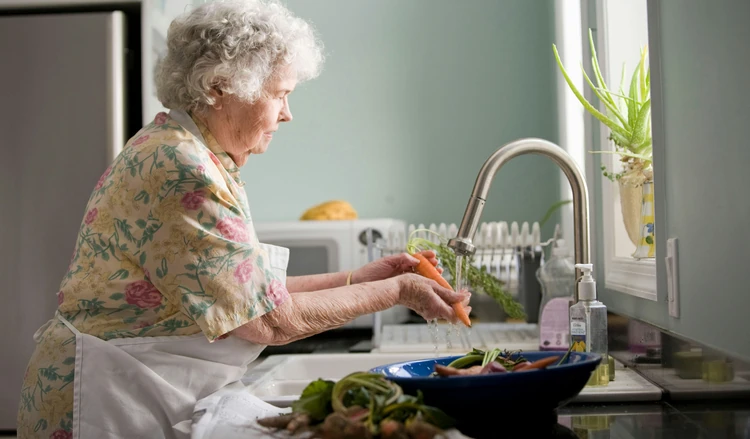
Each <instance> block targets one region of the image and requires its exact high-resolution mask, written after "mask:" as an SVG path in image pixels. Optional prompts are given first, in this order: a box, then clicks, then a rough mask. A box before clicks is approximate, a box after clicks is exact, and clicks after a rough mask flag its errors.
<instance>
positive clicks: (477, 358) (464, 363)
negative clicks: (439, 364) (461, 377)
mask: <svg viewBox="0 0 750 439" xmlns="http://www.w3.org/2000/svg"><path fill="white" fill-rule="evenodd" d="M483 360H484V354H481V355H479V354H476V355H472V354H471V353H469V354H467V355H464V356H463V357H461V358H456V359H455V360H453V361H452V362H451V363H450V364H449V365H448V367H455V368H456V369H465V368H467V367H471V366H476V365H477V364H481V363H482V361H483Z"/></svg>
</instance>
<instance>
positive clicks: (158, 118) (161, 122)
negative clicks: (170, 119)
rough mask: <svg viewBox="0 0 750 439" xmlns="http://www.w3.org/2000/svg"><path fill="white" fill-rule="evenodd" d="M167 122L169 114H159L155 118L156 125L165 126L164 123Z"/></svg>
mask: <svg viewBox="0 0 750 439" xmlns="http://www.w3.org/2000/svg"><path fill="white" fill-rule="evenodd" d="M166 121H167V113H165V112H163V111H161V112H159V114H157V115H156V117H155V118H154V123H155V124H156V125H164V122H166Z"/></svg>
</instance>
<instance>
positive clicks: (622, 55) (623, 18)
mask: <svg viewBox="0 0 750 439" xmlns="http://www.w3.org/2000/svg"><path fill="white" fill-rule="evenodd" d="M602 5H603V6H604V7H603V8H602V12H603V13H602V15H601V17H602V19H603V22H602V23H599V28H600V32H603V38H602V40H600V41H602V42H603V43H604V44H603V47H601V48H600V49H599V51H600V52H602V53H603V54H604V55H605V56H604V58H605V60H606V61H605V64H604V66H603V67H604V68H605V69H606V73H605V75H606V82H607V84H608V85H609V86H610V88H616V87H618V85H619V84H620V80H621V76H622V71H623V64H624V65H625V89H626V91H627V87H628V84H629V83H630V75H631V74H632V72H633V70H634V69H635V67H636V66H637V65H638V62H639V60H640V55H641V49H642V48H643V47H645V46H647V44H648V20H647V18H648V17H647V12H646V0H604V1H602ZM600 44H601V43H600ZM603 131H605V132H604V133H603V135H602V141H601V144H602V148H603V149H608V150H612V149H613V148H612V145H611V142H609V141H608V140H607V139H606V136H608V135H609V130H603ZM619 158H620V156H618V155H613V154H605V155H603V156H602V162H603V164H604V165H606V166H607V169H609V170H612V171H614V172H621V171H622V166H621V165H620V160H619ZM602 185H603V189H604V190H603V192H604V200H606V201H605V204H604V206H603V208H604V209H606V210H607V212H606V213H605V218H607V217H608V218H610V219H611V220H610V221H605V224H607V226H605V227H608V228H611V230H608V231H605V233H609V234H610V238H611V241H610V242H612V244H613V247H614V249H613V250H614V255H613V256H614V257H615V258H630V257H631V255H632V254H633V252H634V251H635V250H636V245H635V244H634V242H633V241H634V240H635V241H637V240H638V238H639V233H638V232H639V230H638V223H637V222H636V224H635V225H634V226H631V227H630V234H629V233H628V230H627V229H626V227H625V222H626V221H625V220H624V218H623V211H625V212H628V211H632V210H633V209H635V210H636V211H637V212H638V215H640V200H637V205H636V206H631V207H629V208H627V207H626V208H623V206H622V205H621V201H622V200H621V193H620V187H619V185H618V184H616V183H613V182H611V181H610V180H609V179H607V178H605V177H602ZM607 195H609V196H607ZM628 199H629V198H628V197H627V196H626V197H625V200H628ZM626 204H627V201H626ZM636 221H637V220H636ZM631 223H632V220H631Z"/></svg>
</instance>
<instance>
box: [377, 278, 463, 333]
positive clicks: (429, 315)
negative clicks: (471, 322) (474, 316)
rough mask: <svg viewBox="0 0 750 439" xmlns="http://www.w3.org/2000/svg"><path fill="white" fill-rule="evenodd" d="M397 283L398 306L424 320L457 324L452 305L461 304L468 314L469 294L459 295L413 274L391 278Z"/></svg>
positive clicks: (461, 293)
mask: <svg viewBox="0 0 750 439" xmlns="http://www.w3.org/2000/svg"><path fill="white" fill-rule="evenodd" d="M392 279H393V280H395V281H396V282H397V283H398V292H399V297H398V304H399V305H404V306H406V307H407V308H410V309H412V310H414V312H416V313H417V314H419V315H420V316H422V317H423V318H424V319H425V320H427V321H430V320H432V319H444V320H448V321H450V322H453V323H458V322H459V320H458V317H456V313H455V311H453V308H452V305H453V304H454V303H456V302H461V303H462V304H463V306H464V308H465V309H466V313H467V314H468V313H469V312H470V311H471V307H470V306H468V304H469V299H470V298H471V293H469V292H468V291H466V290H464V291H461V292H460V293H457V292H454V291H452V290H450V289H448V288H444V287H441V286H440V285H439V284H438V283H437V282H435V281H434V280H431V279H427V278H426V277H424V276H420V275H418V274H415V273H406V274H402V275H400V276H396V277H394V278H392Z"/></svg>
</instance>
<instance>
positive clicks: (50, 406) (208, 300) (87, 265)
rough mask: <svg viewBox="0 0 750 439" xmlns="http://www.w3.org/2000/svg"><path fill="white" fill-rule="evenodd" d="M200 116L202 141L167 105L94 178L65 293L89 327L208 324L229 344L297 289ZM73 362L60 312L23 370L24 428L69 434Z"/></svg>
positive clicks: (120, 330) (172, 330)
mask: <svg viewBox="0 0 750 439" xmlns="http://www.w3.org/2000/svg"><path fill="white" fill-rule="evenodd" d="M195 122H196V125H197V126H198V129H199V130H200V134H201V135H202V137H203V141H201V140H200V139H199V137H197V136H196V135H194V134H192V133H191V132H190V131H189V130H188V129H186V128H185V127H182V126H181V125H180V124H179V123H177V122H176V121H175V120H174V119H173V118H171V117H170V116H169V115H167V114H166V113H159V114H158V115H157V116H156V118H155V119H154V121H153V122H152V123H150V124H148V125H147V126H145V127H144V128H143V129H141V130H140V131H139V132H138V133H137V134H136V135H135V136H133V138H131V139H130V140H129V141H128V143H127V144H126V145H125V147H124V148H123V151H122V152H121V153H120V154H119V155H118V157H117V158H116V159H115V160H114V161H113V163H112V165H111V166H110V167H109V168H107V169H106V170H105V171H104V173H103V174H102V176H101V178H100V179H99V181H98V182H97V183H96V185H95V186H94V190H93V192H92V194H91V197H90V199H89V202H88V205H87V206H86V211H85V213H84V215H83V221H82V223H81V227H80V230H79V233H78V237H77V241H76V246H75V251H74V253H73V256H72V258H71V261H70V266H69V269H68V272H67V273H66V274H65V276H64V278H63V281H62V283H61V287H60V291H59V292H58V293H57V303H58V311H59V312H60V314H61V315H62V316H63V317H64V318H66V319H67V320H68V321H70V322H71V323H72V324H73V326H75V327H76V328H77V329H78V330H79V331H80V332H82V333H87V334H91V335H94V336H96V337H99V338H102V339H104V340H109V339H113V338H122V337H152V336H170V335H174V336H181V335H193V334H197V333H200V332H202V333H203V334H204V335H205V336H206V338H207V339H208V340H209V341H211V342H218V343H220V341H217V340H221V339H222V338H224V337H226V335H227V333H228V332H230V331H231V330H233V329H235V328H237V327H239V326H241V325H243V324H245V323H247V322H249V321H250V320H252V319H254V318H257V317H259V316H261V315H263V314H265V313H267V312H269V311H271V310H273V309H275V308H276V307H277V306H279V305H280V304H282V303H283V302H284V301H285V300H287V299H288V298H289V293H288V292H287V290H286V287H285V286H284V284H283V283H282V282H281V281H280V280H279V278H278V277H276V276H275V275H274V274H273V273H272V271H271V269H272V267H271V266H270V264H269V258H268V255H267V253H266V252H265V251H264V250H263V249H262V248H261V246H260V245H259V243H258V240H257V237H256V235H255V231H254V230H253V227H252V222H251V217H250V211H249V207H248V203H247V198H246V195H245V191H244V189H243V188H242V186H243V185H244V183H243V182H242V180H241V179H240V172H239V169H238V168H237V167H236V165H235V164H234V162H233V161H232V159H231V157H229V156H228V155H227V154H226V153H224V152H223V150H222V149H221V147H220V146H219V145H218V143H217V142H216V139H215V138H214V137H213V136H212V135H211V133H210V132H209V131H208V130H207V129H206V127H205V126H203V125H202V124H200V122H199V121H197V120H196V121H195ZM74 363H75V336H74V335H73V334H72V333H71V331H70V330H69V329H68V328H67V327H66V326H65V325H64V324H63V323H62V322H60V321H59V320H58V319H57V318H54V319H52V320H51V321H50V322H49V323H48V325H47V326H46V327H43V328H42V329H40V330H39V338H38V342H37V347H36V350H35V351H34V354H33V356H32V358H31V360H30V362H29V366H28V368H27V370H26V375H25V377H24V382H23V387H22V391H21V402H20V406H19V413H18V435H19V437H22V438H24V437H44V438H47V437H49V438H54V439H65V438H69V437H71V435H72V431H71V430H72V421H73V414H72V413H73V384H72V383H73V379H74ZM83 379H85V377H83Z"/></svg>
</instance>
